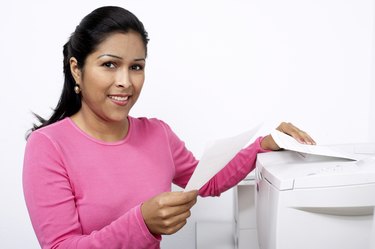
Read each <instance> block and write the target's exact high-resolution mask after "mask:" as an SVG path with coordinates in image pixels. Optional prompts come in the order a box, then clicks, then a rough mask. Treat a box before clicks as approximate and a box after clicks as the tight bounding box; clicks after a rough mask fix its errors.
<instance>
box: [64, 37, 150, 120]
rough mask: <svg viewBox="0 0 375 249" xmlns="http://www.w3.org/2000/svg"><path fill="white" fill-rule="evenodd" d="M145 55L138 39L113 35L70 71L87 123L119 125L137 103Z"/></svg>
mask: <svg viewBox="0 0 375 249" xmlns="http://www.w3.org/2000/svg"><path fill="white" fill-rule="evenodd" d="M145 59H146V54H145V48H144V44H143V41H142V39H141V36H140V35H139V34H138V33H136V32H133V31H130V32H128V33H114V34H112V35H110V36H109V37H108V38H107V39H105V40H104V41H103V42H102V43H101V44H100V45H99V46H98V48H97V49H96V50H95V51H94V52H93V53H91V54H90V55H89V56H88V57H87V58H86V61H85V65H84V67H83V69H82V70H79V69H78V68H77V67H74V64H75V63H76V61H75V59H74V58H72V59H71V65H73V66H72V67H71V68H72V72H73V75H74V78H75V80H76V83H77V84H79V86H80V88H81V94H82V108H81V110H80V112H81V114H84V115H85V117H86V118H89V119H90V120H93V119H94V120H97V119H99V120H100V121H105V122H122V121H125V120H126V117H127V116H128V114H129V111H130V109H131V108H132V107H133V105H134V104H135V102H136V101H137V99H138V97H139V95H140V93H141V90H142V86H143V82H144V80H145V71H144V69H145V64H146V61H145Z"/></svg>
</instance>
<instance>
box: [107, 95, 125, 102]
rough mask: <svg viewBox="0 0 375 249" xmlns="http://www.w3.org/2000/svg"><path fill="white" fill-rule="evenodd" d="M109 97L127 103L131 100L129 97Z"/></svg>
mask: <svg viewBox="0 0 375 249" xmlns="http://www.w3.org/2000/svg"><path fill="white" fill-rule="evenodd" d="M108 97H109V98H110V99H113V100H115V101H127V100H128V99H129V96H108Z"/></svg>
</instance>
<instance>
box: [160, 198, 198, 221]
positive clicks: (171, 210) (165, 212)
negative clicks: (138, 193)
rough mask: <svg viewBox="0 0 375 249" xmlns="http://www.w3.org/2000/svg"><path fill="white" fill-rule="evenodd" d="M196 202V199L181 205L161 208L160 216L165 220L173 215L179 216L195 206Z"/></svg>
mask: <svg viewBox="0 0 375 249" xmlns="http://www.w3.org/2000/svg"><path fill="white" fill-rule="evenodd" d="M195 203H196V199H195V200H192V201H191V202H189V203H186V204H183V205H180V206H173V207H167V208H164V209H161V210H159V217H160V218H161V219H163V220H166V219H170V218H171V217H175V216H179V215H181V214H183V213H185V212H190V209H191V208H192V207H193V206H194V204H195Z"/></svg>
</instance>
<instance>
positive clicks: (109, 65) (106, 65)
mask: <svg viewBox="0 0 375 249" xmlns="http://www.w3.org/2000/svg"><path fill="white" fill-rule="evenodd" d="M103 66H105V67H108V68H115V67H116V66H115V64H114V63H113V62H105V63H103Z"/></svg>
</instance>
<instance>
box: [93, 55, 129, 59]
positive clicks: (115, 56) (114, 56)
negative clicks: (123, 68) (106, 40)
mask: <svg viewBox="0 0 375 249" xmlns="http://www.w3.org/2000/svg"><path fill="white" fill-rule="evenodd" d="M104 56H109V57H113V58H116V59H120V60H122V59H123V58H122V57H120V56H117V55H113V54H102V55H99V56H98V57H97V59H99V58H102V57H104Z"/></svg>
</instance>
